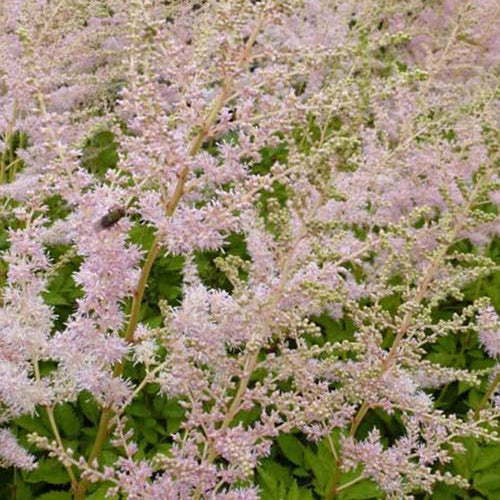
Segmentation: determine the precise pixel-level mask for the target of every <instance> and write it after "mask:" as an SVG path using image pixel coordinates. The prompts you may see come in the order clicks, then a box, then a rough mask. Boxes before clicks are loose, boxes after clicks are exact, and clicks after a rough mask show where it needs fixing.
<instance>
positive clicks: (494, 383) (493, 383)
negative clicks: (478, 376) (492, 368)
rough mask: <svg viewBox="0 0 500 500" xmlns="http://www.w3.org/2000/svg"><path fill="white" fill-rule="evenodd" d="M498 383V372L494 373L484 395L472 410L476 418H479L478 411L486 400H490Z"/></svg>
mask: <svg viewBox="0 0 500 500" xmlns="http://www.w3.org/2000/svg"><path fill="white" fill-rule="evenodd" d="M499 383H500V372H498V373H497V374H496V377H495V378H494V379H493V380H492V381H491V383H490V385H489V387H488V389H487V390H486V392H485V394H484V396H483V397H482V399H481V401H480V402H479V404H478V405H477V408H476V411H475V412H474V417H475V419H476V420H477V419H478V418H479V413H480V411H481V410H482V409H483V408H484V407H485V406H486V404H487V403H488V401H489V400H490V398H491V396H492V395H493V393H494V392H495V389H496V388H497V386H498V384H499Z"/></svg>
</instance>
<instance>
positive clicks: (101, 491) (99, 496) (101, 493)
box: [86, 483, 118, 500]
mask: <svg viewBox="0 0 500 500" xmlns="http://www.w3.org/2000/svg"><path fill="white" fill-rule="evenodd" d="M113 486H114V485H113V483H104V484H102V485H100V486H99V488H97V490H95V491H94V492H93V493H91V494H90V495H87V498H86V500H116V499H118V496H117V495H113V496H111V497H109V496H106V493H107V491H108V490H109V488H111V487H113Z"/></svg>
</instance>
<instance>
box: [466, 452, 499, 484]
mask: <svg viewBox="0 0 500 500" xmlns="http://www.w3.org/2000/svg"><path fill="white" fill-rule="evenodd" d="M497 462H500V446H482V447H480V448H479V451H478V454H477V458H476V460H475V462H474V464H473V467H472V470H474V471H480V470H483V469H487V468H489V467H491V466H493V465H495V464H496V463H497ZM499 466H500V465H499ZM498 481H499V485H500V472H499V474H498Z"/></svg>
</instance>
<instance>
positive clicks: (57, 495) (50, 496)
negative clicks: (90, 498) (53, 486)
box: [36, 491, 72, 500]
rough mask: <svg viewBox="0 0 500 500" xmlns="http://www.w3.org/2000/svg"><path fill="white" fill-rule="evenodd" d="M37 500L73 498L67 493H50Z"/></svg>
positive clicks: (69, 499) (68, 499)
mask: <svg viewBox="0 0 500 500" xmlns="http://www.w3.org/2000/svg"><path fill="white" fill-rule="evenodd" d="M36 498H37V500H71V499H72V496H71V493H69V492H67V491H49V492H48V493H44V494H43V495H40V496H39V497H36Z"/></svg>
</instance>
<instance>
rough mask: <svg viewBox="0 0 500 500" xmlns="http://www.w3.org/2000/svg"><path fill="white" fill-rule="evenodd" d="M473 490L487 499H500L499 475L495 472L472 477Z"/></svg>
mask: <svg viewBox="0 0 500 500" xmlns="http://www.w3.org/2000/svg"><path fill="white" fill-rule="evenodd" d="M473 483H474V488H475V489H476V490H477V491H479V492H480V493H482V494H483V495H485V496H487V497H488V498H491V499H494V498H500V475H499V473H498V472H497V471H491V472H490V471H485V472H481V473H479V474H476V475H475V476H474V480H473Z"/></svg>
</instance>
